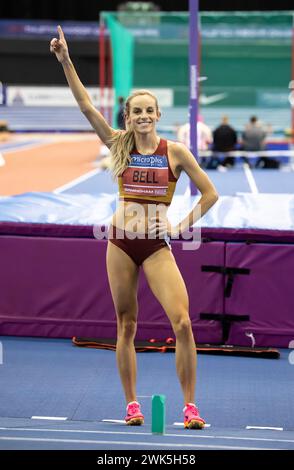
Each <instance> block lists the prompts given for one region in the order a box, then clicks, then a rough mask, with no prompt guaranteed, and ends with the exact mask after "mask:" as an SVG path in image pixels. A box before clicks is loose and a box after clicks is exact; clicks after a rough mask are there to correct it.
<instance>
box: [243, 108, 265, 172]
mask: <svg viewBox="0 0 294 470" xmlns="http://www.w3.org/2000/svg"><path fill="white" fill-rule="evenodd" d="M266 135H267V132H266V130H265V129H264V127H263V126H262V124H261V123H260V122H259V121H258V119H257V117H256V116H252V117H251V118H250V120H249V123H248V124H247V125H246V127H245V131H244V132H243V133H242V150H248V152H254V151H261V150H265V139H266ZM263 158H264V157H263ZM259 160H260V158H259V159H258V161H257V163H256V165H257V164H258V162H259ZM244 161H245V162H246V163H247V164H248V165H249V166H251V164H250V162H249V160H248V158H246V157H244Z"/></svg>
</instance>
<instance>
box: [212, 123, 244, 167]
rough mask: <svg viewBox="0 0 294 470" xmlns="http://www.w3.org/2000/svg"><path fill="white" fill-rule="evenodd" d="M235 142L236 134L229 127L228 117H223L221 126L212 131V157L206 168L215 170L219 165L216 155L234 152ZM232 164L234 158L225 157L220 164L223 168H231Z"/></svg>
mask: <svg viewBox="0 0 294 470" xmlns="http://www.w3.org/2000/svg"><path fill="white" fill-rule="evenodd" d="M237 141H238V137H237V132H236V131H235V129H234V128H233V127H231V126H230V125H229V118H228V116H223V118H222V121H221V124H220V125H219V126H218V127H217V128H216V129H215V130H214V131H213V156H212V157H211V159H210V161H209V162H208V165H207V168H208V169H210V170H213V169H216V168H217V167H218V166H219V165H220V163H221V162H220V159H219V156H218V155H217V154H218V153H223V152H230V151H232V150H235V146H236V144H237ZM234 164H235V159H234V157H225V159H224V161H223V162H222V165H223V166H225V167H233V166H234Z"/></svg>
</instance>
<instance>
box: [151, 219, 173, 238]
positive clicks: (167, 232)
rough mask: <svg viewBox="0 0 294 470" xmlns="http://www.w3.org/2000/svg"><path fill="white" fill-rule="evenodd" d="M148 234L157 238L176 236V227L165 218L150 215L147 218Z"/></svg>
mask: <svg viewBox="0 0 294 470" xmlns="http://www.w3.org/2000/svg"><path fill="white" fill-rule="evenodd" d="M149 220H150V221H149V226H148V234H150V235H151V236H154V237H155V236H157V237H158V238H165V237H174V238H177V236H178V229H177V227H173V226H172V225H171V224H170V222H169V221H168V220H167V219H166V218H157V217H151V218H150V219H149Z"/></svg>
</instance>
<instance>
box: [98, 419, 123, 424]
mask: <svg viewBox="0 0 294 470" xmlns="http://www.w3.org/2000/svg"><path fill="white" fill-rule="evenodd" d="M102 422H103V423H118V424H126V422H125V420H124V419H102Z"/></svg>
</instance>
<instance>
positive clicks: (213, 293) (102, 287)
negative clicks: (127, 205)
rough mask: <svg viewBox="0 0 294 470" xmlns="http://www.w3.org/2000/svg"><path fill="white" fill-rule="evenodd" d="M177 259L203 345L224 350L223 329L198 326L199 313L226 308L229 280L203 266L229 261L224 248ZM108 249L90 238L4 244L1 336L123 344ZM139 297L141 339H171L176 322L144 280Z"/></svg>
mask: <svg viewBox="0 0 294 470" xmlns="http://www.w3.org/2000/svg"><path fill="white" fill-rule="evenodd" d="M173 245H174V248H173V251H174V254H175V257H176V259H177V262H178V264H179V267H180V269H181V271H182V273H183V276H184V279H185V282H186V284H187V287H188V291H189V295H190V307H191V309H190V310H191V318H192V323H193V330H194V333H195V335H196V337H197V341H198V342H200V343H203V342H211V343H214V342H215V343H218V342H219V341H220V338H221V329H220V325H219V324H218V322H211V321H199V312H201V311H207V310H209V311H212V312H218V311H219V309H220V308H222V295H221V294H222V290H223V280H222V279H221V278H220V276H219V275H217V274H212V275H211V274H208V275H207V274H206V273H205V274H204V275H203V274H202V273H201V264H203V263H205V264H210V263H213V264H215V263H216V264H218V263H221V264H222V263H223V260H224V243H222V242H213V243H208V244H203V245H202V247H201V249H200V250H198V251H183V250H182V249H181V246H182V244H181V243H180V242H175V243H174V244H173ZM106 246H107V242H106V241H97V240H95V239H87V238H82V239H79V238H59V237H57V238H50V237H46V238H45V237H37V236H34V237H29V236H18V237H16V236H1V237H0V258H1V266H0V294H1V295H0V334H1V335H16V336H46V337H72V336H83V337H97V338H98V337H100V338H103V337H104V338H114V337H115V336H116V321H115V313H114V307H113V303H112V299H111V295H110V289H109V285H108V280H107V273H106V262H105V260H106ZM142 277H143V278H142V279H141V282H140V292H139V305H140V312H139V328H138V335H137V337H138V339H146V340H148V339H150V338H152V337H156V339H159V340H164V339H166V338H167V337H168V336H172V330H171V327H170V323H169V320H168V319H167V317H166V315H165V313H164V312H163V309H162V308H161V307H160V305H159V304H158V302H157V301H156V299H155V298H154V297H153V294H152V293H151V292H150V289H149V287H148V286H147V285H146V281H145V279H144V276H142Z"/></svg>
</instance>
